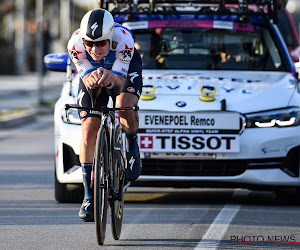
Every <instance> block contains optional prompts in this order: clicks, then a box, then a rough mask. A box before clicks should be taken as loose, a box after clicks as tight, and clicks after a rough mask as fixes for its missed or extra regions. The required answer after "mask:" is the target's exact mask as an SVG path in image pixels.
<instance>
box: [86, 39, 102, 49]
mask: <svg viewBox="0 0 300 250" xmlns="http://www.w3.org/2000/svg"><path fill="white" fill-rule="evenodd" d="M83 42H84V44H85V45H86V46H88V47H93V46H94V45H95V46H96V47H98V48H101V47H104V46H105V45H106V44H108V40H103V41H98V42H91V41H87V40H83Z"/></svg>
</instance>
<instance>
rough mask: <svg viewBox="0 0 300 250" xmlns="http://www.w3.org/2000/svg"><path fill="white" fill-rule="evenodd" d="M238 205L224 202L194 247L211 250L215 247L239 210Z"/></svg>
mask: <svg viewBox="0 0 300 250" xmlns="http://www.w3.org/2000/svg"><path fill="white" fill-rule="evenodd" d="M239 210H240V206H239V205H232V204H226V205H225V206H224V208H223V209H222V210H221V212H220V213H219V214H218V216H217V217H216V218H215V220H214V222H213V223H212V224H211V225H210V227H209V229H208V230H207V232H206V233H205V235H204V236H203V238H202V239H201V241H200V242H199V243H198V245H197V247H196V248H195V249H197V250H198V249H201V250H206V249H207V250H208V249H209V250H212V249H217V248H218V245H219V243H220V241H221V240H222V238H223V236H224V234H225V232H226V230H227V228H228V226H229V225H230V223H231V221H232V220H233V219H234V217H235V216H236V214H237V213H238V212H239Z"/></svg>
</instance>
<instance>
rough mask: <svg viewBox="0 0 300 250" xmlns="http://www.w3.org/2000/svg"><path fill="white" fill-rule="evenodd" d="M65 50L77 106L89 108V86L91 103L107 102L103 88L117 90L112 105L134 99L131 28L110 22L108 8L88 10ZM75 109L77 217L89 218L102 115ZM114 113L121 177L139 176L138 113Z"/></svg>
mask: <svg viewBox="0 0 300 250" xmlns="http://www.w3.org/2000/svg"><path fill="white" fill-rule="evenodd" d="M68 51H69V54H70V57H71V59H72V61H73V62H74V64H75V66H76V69H77V71H78V73H79V74H80V83H79V89H78V98H77V103H78V105H80V106H84V107H91V105H92V103H91V98H90V95H89V93H88V92H89V91H90V90H93V91H96V93H97V98H96V101H95V107H102V106H106V105H107V103H108V94H107V91H106V88H107V89H112V88H114V90H115V91H116V90H117V92H118V93H117V94H119V95H118V96H117V102H116V106H117V107H130V106H134V105H135V104H137V103H138V101H139V97H140V94H141V92H142V84H143V83H142V61H141V58H140V55H139V53H138V51H137V50H136V49H135V48H134V40H133V37H132V34H131V32H130V30H128V29H127V28H125V27H123V26H121V25H120V24H117V23H115V22H114V20H113V17H112V15H111V14H110V13H109V12H108V11H106V10H104V9H101V8H99V9H94V10H91V11H89V12H87V13H86V14H85V15H84V17H83V18H82V20H81V23H80V29H78V30H77V31H75V32H74V33H73V35H72V37H71V39H70V40H69V42H68ZM103 87H106V88H103ZM78 113H79V117H80V119H81V127H82V139H81V143H80V154H79V158H80V162H81V167H82V176H83V184H84V200H83V203H82V205H81V208H80V211H79V217H80V218H81V219H82V220H83V221H93V220H94V213H93V207H94V205H93V190H92V188H91V169H92V162H93V157H94V150H95V143H96V137H97V131H98V129H99V127H100V123H101V119H100V116H99V115H98V114H93V113H90V112H89V111H86V110H79V111H78ZM119 115H120V122H121V125H122V128H123V130H124V131H125V134H126V154H127V159H128V164H127V165H128V167H127V169H126V170H125V175H126V180H127V181H133V180H136V179H137V178H138V177H139V175H140V173H141V167H142V166H141V159H140V154H139V147H138V143H137V130H138V115H137V113H136V112H135V111H133V110H126V111H125V110H124V111H120V112H119Z"/></svg>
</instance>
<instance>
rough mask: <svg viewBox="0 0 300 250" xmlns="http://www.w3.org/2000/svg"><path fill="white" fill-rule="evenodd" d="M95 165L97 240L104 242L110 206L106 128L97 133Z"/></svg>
mask: <svg viewBox="0 0 300 250" xmlns="http://www.w3.org/2000/svg"><path fill="white" fill-rule="evenodd" d="M97 136H98V137H97V143H96V148H95V159H94V163H95V167H94V171H95V173H94V218H95V227H96V236H97V242H98V244H99V245H103V244H104V240H105V233H106V224H107V208H108V164H109V159H108V138H107V131H106V129H105V128H103V127H102V128H101V129H100V130H99V132H98V135H97Z"/></svg>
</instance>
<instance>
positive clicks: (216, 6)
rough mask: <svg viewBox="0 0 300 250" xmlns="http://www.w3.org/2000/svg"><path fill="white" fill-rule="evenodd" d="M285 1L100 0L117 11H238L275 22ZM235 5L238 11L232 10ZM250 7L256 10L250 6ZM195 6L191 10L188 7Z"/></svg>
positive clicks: (107, 7)
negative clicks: (261, 16)
mask: <svg viewBox="0 0 300 250" xmlns="http://www.w3.org/2000/svg"><path fill="white" fill-rule="evenodd" d="M287 1H288V0H181V1H180V0H125V1H118V0H102V1H101V5H100V7H101V8H104V9H106V10H109V11H110V12H111V13H112V14H113V15H117V14H128V15H137V14H235V15H237V14H240V15H247V14H249V13H251V14H258V15H264V16H265V17H266V18H267V19H272V20H273V22H274V23H277V22H278V11H279V10H281V9H284V8H285V6H286V4H287ZM233 6H235V7H236V9H238V11H236V10H235V11H232V10H231V9H232V7H233ZM253 6H254V7H255V8H256V10H254V9H253ZM191 7H194V8H195V9H194V10H191Z"/></svg>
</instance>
